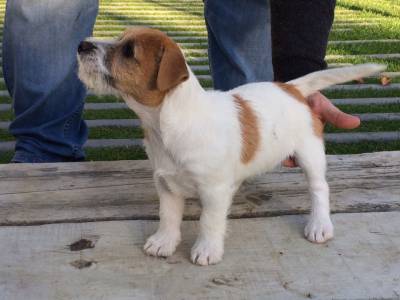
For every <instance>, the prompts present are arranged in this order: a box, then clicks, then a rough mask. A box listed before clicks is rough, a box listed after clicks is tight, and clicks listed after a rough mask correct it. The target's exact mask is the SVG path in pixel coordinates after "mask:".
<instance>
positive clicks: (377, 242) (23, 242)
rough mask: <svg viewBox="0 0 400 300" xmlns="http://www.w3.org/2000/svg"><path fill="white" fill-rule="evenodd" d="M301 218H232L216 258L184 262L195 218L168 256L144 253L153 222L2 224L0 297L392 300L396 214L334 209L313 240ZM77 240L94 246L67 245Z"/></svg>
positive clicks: (397, 258)
mask: <svg viewBox="0 0 400 300" xmlns="http://www.w3.org/2000/svg"><path fill="white" fill-rule="evenodd" d="M304 222H305V218H304V216H284V217H275V218H261V219H242V220H230V222H229V227H230V234H229V236H228V238H227V241H226V251H225V256H224V260H223V261H222V262H221V263H220V264H218V265H215V266H209V267H198V266H195V265H192V264H191V263H190V262H189V251H190V247H191V246H192V244H193V242H194V239H195V235H196V231H197V230H196V229H197V222H194V221H187V222H184V224H183V227H182V228H183V242H182V244H181V245H180V246H179V247H178V249H177V252H176V253H175V254H174V255H173V256H172V257H170V258H168V259H158V258H154V257H149V256H145V255H144V254H143V252H142V246H143V242H144V240H145V238H146V237H147V236H148V235H149V234H151V233H152V232H153V231H154V230H155V229H156V227H157V222H152V221H113V222H93V223H80V224H51V225H42V226H27V227H25V226H19V227H0V253H1V255H0V299H4V300H5V299H7V300H21V299H30V300H47V299H60V300H62V299H68V300H69V299H230V300H231V299H308V298H312V299H398V297H399V295H400V251H399V249H400V212H386V213H362V214H337V215H335V216H334V217H333V222H334V223H335V225H336V237H335V239H333V240H332V241H330V242H329V243H328V244H325V245H316V244H311V243H309V242H308V241H306V240H305V239H304V238H303V237H302V229H303V226H304ZM82 238H85V239H88V240H90V241H92V242H93V243H94V247H93V248H89V249H85V250H82V251H70V250H69V245H70V244H72V243H74V242H76V241H77V240H80V239H82Z"/></svg>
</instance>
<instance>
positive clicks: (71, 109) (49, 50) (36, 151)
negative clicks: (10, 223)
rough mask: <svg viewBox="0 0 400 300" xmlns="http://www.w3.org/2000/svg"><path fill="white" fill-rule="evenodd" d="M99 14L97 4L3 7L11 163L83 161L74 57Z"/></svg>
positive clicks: (61, 1) (17, 2) (23, 2)
mask: <svg viewBox="0 0 400 300" xmlns="http://www.w3.org/2000/svg"><path fill="white" fill-rule="evenodd" d="M97 12H98V0H84V1H82V0H40V1H32V0H8V1H7V7H6V17H5V26H4V36H3V73H4V79H5V82H6V85H7V88H8V90H9V92H10V95H11V97H12V98H13V107H14V110H15V120H14V121H13V122H12V124H11V126H10V132H11V133H12V134H13V135H14V136H15V137H16V153H15V156H14V158H13V160H14V161H15V162H56V161H76V160H82V159H83V158H84V152H83V150H82V146H83V144H84V143H85V142H86V140H87V135H88V133H87V131H88V130H87V127H86V124H85V122H84V121H83V120H82V118H81V115H82V110H83V106H84V98H85V96H86V90H85V88H84V87H83V85H82V83H81V82H80V81H79V79H78V77H77V60H76V51H77V47H78V44H79V42H80V41H82V40H83V39H84V38H85V37H87V36H90V35H91V34H92V30H93V26H94V22H95V19H96V16H97Z"/></svg>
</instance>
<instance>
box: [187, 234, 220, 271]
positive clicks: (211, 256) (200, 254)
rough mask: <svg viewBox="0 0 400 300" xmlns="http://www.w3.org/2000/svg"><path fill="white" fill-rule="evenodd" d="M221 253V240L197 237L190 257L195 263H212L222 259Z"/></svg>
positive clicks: (201, 264) (205, 264) (202, 264)
mask: <svg viewBox="0 0 400 300" xmlns="http://www.w3.org/2000/svg"><path fill="white" fill-rule="evenodd" d="M223 254H224V243H223V241H209V240H206V239H198V240H197V241H196V243H195V244H194V246H193V248H192V252H191V259H192V262H193V263H194V264H196V265H200V266H207V265H214V264H216V263H218V262H220V261H221V260H222V256H223Z"/></svg>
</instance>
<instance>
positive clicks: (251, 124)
mask: <svg viewBox="0 0 400 300" xmlns="http://www.w3.org/2000/svg"><path fill="white" fill-rule="evenodd" d="M233 97H234V98H235V99H234V101H235V103H236V106H237V108H238V110H239V122H240V129H241V132H242V154H241V161H242V163H244V164H246V163H248V162H250V161H251V160H252V159H253V158H254V156H255V154H256V152H257V149H258V148H259V145H260V138H261V137H260V129H259V126H258V119H257V115H256V114H255V112H254V110H253V109H252V108H251V106H250V104H249V102H248V101H246V100H244V99H243V98H242V97H241V96H240V95H237V94H235V95H233Z"/></svg>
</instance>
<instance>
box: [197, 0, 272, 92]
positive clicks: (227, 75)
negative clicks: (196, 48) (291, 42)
mask: <svg viewBox="0 0 400 300" xmlns="http://www.w3.org/2000/svg"><path fill="white" fill-rule="evenodd" d="M204 5H205V6H204V16H205V19H206V25H207V30H208V56H209V61H210V68H211V74H212V77H213V81H214V88H215V89H219V90H229V89H232V88H234V87H236V86H239V85H242V84H245V83H249V82H257V81H272V80H273V77H274V76H273V68H272V47H271V16H270V7H269V0H205V1H204Z"/></svg>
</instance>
